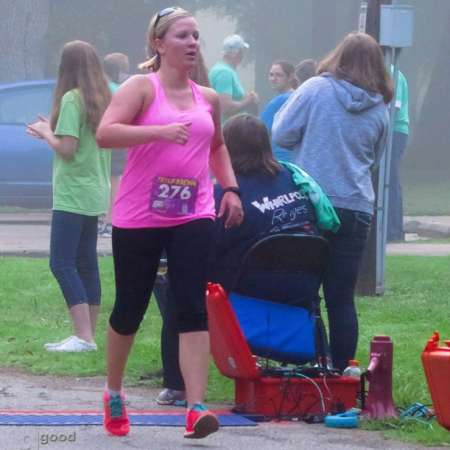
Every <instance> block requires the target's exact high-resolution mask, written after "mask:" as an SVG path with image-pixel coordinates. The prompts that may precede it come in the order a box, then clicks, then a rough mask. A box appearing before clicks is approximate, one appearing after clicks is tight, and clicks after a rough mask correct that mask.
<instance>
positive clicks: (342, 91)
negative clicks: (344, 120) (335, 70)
mask: <svg viewBox="0 0 450 450" xmlns="http://www.w3.org/2000/svg"><path fill="white" fill-rule="evenodd" d="M322 76H323V77H324V78H327V79H328V81H329V82H330V83H331V84H332V86H333V88H334V91H335V92H336V96H337V98H338V100H339V102H340V103H341V104H342V106H343V107H344V108H345V109H346V110H347V111H350V112H360V111H364V110H366V109H370V108H373V107H374V106H376V105H378V104H380V103H382V102H383V96H382V95H381V94H378V93H376V92H371V91H365V90H364V89H362V88H360V87H358V86H355V85H354V84H351V83H349V82H348V81H345V80H341V79H337V78H334V77H333V75H332V74H330V73H324V74H322Z"/></svg>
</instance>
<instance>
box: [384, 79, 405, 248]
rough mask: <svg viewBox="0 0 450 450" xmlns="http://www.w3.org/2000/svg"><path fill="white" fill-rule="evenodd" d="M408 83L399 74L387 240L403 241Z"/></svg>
mask: <svg viewBox="0 0 450 450" xmlns="http://www.w3.org/2000/svg"><path fill="white" fill-rule="evenodd" d="M408 97H409V95H408V82H407V81H406V78H405V76H404V75H403V73H402V72H400V71H399V72H398V78H397V83H396V94H395V117H394V129H393V136H392V153H391V168H390V176H389V205H388V224H387V240H388V241H403V240H404V238H405V233H404V230H403V196H402V185H401V176H400V175H401V164H402V159H403V155H404V153H405V149H406V145H407V144H408V135H409V105H408V100H409V98H408Z"/></svg>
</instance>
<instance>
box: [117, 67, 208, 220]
mask: <svg viewBox="0 0 450 450" xmlns="http://www.w3.org/2000/svg"><path fill="white" fill-rule="evenodd" d="M149 79H150V82H151V83H153V86H154V91H155V96H154V99H153V102H152V103H151V105H150V106H149V108H148V109H147V111H145V112H144V113H142V114H141V115H140V116H139V117H137V118H136V120H135V121H134V124H135V125H168V124H171V123H176V122H178V123H187V122H191V126H190V127H189V140H188V142H187V143H186V144H185V145H180V144H176V143H173V142H169V141H166V140H157V141H153V142H151V143H148V144H143V145H137V146H134V147H130V148H129V149H128V151H127V161H126V165H125V170H124V173H123V177H122V180H121V182H120V188H119V192H118V193H117V195H116V200H115V202H114V209H113V225H114V226H116V227H120V228H159V227H171V226H176V225H180V224H183V223H186V222H190V221H192V220H196V219H201V218H211V219H214V217H215V208H214V196H213V185H212V180H211V177H210V174H209V152H210V147H211V141H212V138H213V135H214V122H213V119H212V106H211V105H210V103H209V102H207V101H206V99H205V98H204V97H203V95H202V93H201V92H200V90H199V87H198V86H197V85H196V84H195V83H194V82H192V81H190V85H191V88H192V95H193V100H194V105H193V107H192V108H191V109H188V110H180V109H178V108H177V107H176V106H175V105H172V104H171V103H170V102H169V101H168V100H167V98H166V95H165V93H164V89H163V87H162V85H161V82H160V79H159V77H158V75H157V74H156V73H152V74H150V75H149Z"/></svg>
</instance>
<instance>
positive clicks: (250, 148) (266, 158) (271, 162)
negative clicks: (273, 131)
mask: <svg viewBox="0 0 450 450" xmlns="http://www.w3.org/2000/svg"><path fill="white" fill-rule="evenodd" d="M223 136H224V139H225V144H226V146H227V148H228V151H229V153H230V157H231V164H232V165H233V169H234V171H235V172H236V174H244V175H245V174H250V173H265V174H267V175H271V176H275V175H276V174H277V173H278V172H280V170H281V166H280V165H279V164H278V163H277V161H276V160H275V158H274V157H273V154H272V146H271V145H270V137H269V132H268V131H267V128H266V126H265V125H264V123H263V122H262V121H261V120H260V119H258V118H257V117H255V116H252V115H250V114H242V115H238V116H233V117H231V118H230V119H228V120H227V121H226V123H225V125H224V128H223Z"/></svg>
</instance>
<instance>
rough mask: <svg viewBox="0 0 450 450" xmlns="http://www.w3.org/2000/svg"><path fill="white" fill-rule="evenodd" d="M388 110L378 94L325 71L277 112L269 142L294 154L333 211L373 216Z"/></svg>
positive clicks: (306, 83)
mask: <svg viewBox="0 0 450 450" xmlns="http://www.w3.org/2000/svg"><path fill="white" fill-rule="evenodd" d="M388 124H389V117H388V109H387V106H386V104H385V103H384V101H383V97H382V96H381V95H380V94H377V93H374V92H368V91H365V90H364V89H361V88H359V87H357V86H355V85H353V84H351V83H349V82H347V81H345V80H339V79H336V78H334V77H333V76H332V75H331V74H328V73H325V74H322V75H320V76H317V77H313V78H310V79H309V80H308V81H306V82H305V83H303V84H302V85H301V86H300V87H299V88H298V89H297V90H296V91H295V92H294V93H293V94H292V95H291V96H290V98H289V99H288V101H287V102H286V103H285V104H284V105H283V107H282V108H281V109H280V110H279V112H278V113H277V114H276V116H275V119H274V123H273V128H272V137H273V140H274V141H275V142H276V143H277V144H278V145H279V146H281V147H283V148H288V149H291V150H293V151H294V155H295V157H294V162H295V163H296V164H297V165H299V166H300V167H301V168H302V169H304V170H305V171H306V172H308V173H309V175H311V176H312V177H313V178H314V179H315V180H316V181H317V182H318V183H319V184H320V185H321V187H322V189H323V190H324V191H325V193H326V194H327V195H328V197H329V199H330V200H331V203H332V204H333V206H334V207H337V208H345V209H351V210H354V211H363V212H366V213H369V214H373V204H374V197H375V196H374V191H373V187H372V179H371V170H372V168H373V167H374V166H375V165H376V164H377V163H378V161H379V159H380V158H381V155H382V152H383V149H384V146H385V142H386V137H387V132H388Z"/></svg>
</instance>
